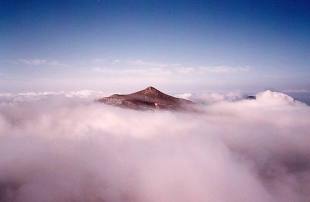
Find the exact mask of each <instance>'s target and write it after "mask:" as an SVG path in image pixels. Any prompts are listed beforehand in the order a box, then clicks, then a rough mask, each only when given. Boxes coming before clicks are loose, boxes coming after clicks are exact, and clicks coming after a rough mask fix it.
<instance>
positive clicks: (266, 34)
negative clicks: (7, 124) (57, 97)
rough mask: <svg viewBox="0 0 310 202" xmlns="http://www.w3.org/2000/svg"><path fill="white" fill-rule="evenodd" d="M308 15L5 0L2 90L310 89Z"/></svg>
mask: <svg viewBox="0 0 310 202" xmlns="http://www.w3.org/2000/svg"><path fill="white" fill-rule="evenodd" d="M309 10H310V2H309V1H264V0H262V1H220V2H219V1H199V0H198V1H182V0H180V1H169V0H166V1H161V0H144V1H142V0H141V1H139V0H135V1H134V0H130V1H129V0H122V1H119V0H71V1H60V0H59V1H58V0H53V1H17V0H0V36H1V37H0V91H1V92H10V91H42V90H76V89H94V90H109V91H113V90H115V91H121V90H126V91H127V90H128V91H130V90H133V89H141V88H144V87H145V86H149V85H154V86H157V87H158V88H160V89H165V90H169V91H195V90H196V91H197V90H201V91H208V90H210V91H211V90H212V91H216V90H218V91H227V90H241V91H257V90H263V89H277V90H290V91H309V90H310V81H309V78H310V59H309V58H310V12H309Z"/></svg>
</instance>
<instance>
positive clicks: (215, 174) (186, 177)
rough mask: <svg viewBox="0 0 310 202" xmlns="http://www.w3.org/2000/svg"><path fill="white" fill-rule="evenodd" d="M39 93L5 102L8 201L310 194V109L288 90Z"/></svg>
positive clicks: (2, 122) (4, 194)
mask: <svg viewBox="0 0 310 202" xmlns="http://www.w3.org/2000/svg"><path fill="white" fill-rule="evenodd" d="M20 96H21V95H20ZM32 97H33V96H29V95H28V97H23V98H24V99H21V100H23V101H20V102H12V101H10V100H6V101H5V102H4V101H2V102H1V104H0V139H1V140H0V154H1V156H0V201H5V202H6V201H14V202H15V201H16V202H20V201H23V202H30V201H31V202H41V201H46V202H49V201H57V202H64V201H94V202H97V201H114V202H117V201H136V202H158V201H161V202H168V201H169V202H171V201H179V202H182V201H184V202H185V201H186V202H188V201H214V202H222V201H238V202H243V201H244V202H248V201H253V202H261V201H265V202H269V201H270V202H273V201H284V202H286V201H287V202H291V201H307V200H308V199H309V197H310V196H309V193H310V192H309V191H310V167H309V166H310V158H309V156H310V149H309V140H310V133H309V129H310V128H309V127H310V109H309V106H307V105H305V104H303V103H301V102H298V101H295V100H294V99H292V98H291V97H289V96H287V95H285V94H281V93H276V92H271V91H265V92H261V93H258V94H257V100H243V99H238V100H233V101H231V100H229V99H228V101H227V100H226V99H221V100H220V102H216V101H214V102H209V103H208V105H207V106H202V109H203V110H204V113H199V114H197V113H196V114H190V113H173V112H166V111H162V112H152V111H147V112H140V111H133V110H125V109H119V108H114V107H109V106H105V105H102V104H99V103H93V102H91V99H90V100H89V101H81V100H79V99H69V98H68V97H66V96H63V97H62V98H57V99H54V98H53V97H55V95H48V97H45V98H44V99H30V98H32ZM86 97H87V96H86ZM71 98H72V97H71ZM201 99H203V98H201Z"/></svg>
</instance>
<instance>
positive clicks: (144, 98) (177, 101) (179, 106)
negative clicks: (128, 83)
mask: <svg viewBox="0 0 310 202" xmlns="http://www.w3.org/2000/svg"><path fill="white" fill-rule="evenodd" d="M98 101H99V102H102V103H105V104H109V105H115V106H120V107H125V108H130V109H142V110H143V109H167V110H186V109H188V107H189V106H190V105H192V104H194V103H193V102H192V101H190V100H186V99H182V98H176V97H173V96H171V95H167V94H165V93H163V92H161V91H159V90H157V89H156V88H154V87H152V86H149V87H147V88H145V89H144V90H141V91H138V92H135V93H131V94H127V95H119V94H114V95H111V96H109V97H103V98H101V99H99V100H98Z"/></svg>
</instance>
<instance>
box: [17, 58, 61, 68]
mask: <svg viewBox="0 0 310 202" xmlns="http://www.w3.org/2000/svg"><path fill="white" fill-rule="evenodd" d="M14 63H16V64H25V65H30V66H42V65H48V66H58V67H60V66H67V64H64V63H61V62H59V61H57V60H47V59H38V58H34V59H19V60H17V61H15V62H14Z"/></svg>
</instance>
